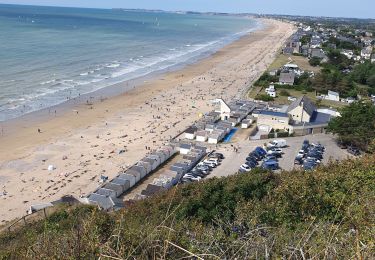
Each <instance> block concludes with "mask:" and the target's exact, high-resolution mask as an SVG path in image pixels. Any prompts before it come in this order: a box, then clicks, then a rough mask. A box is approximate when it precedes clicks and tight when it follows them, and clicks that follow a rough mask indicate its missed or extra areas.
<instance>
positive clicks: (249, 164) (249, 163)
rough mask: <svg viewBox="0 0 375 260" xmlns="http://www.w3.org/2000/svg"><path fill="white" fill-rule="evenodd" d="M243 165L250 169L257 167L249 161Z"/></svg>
mask: <svg viewBox="0 0 375 260" xmlns="http://www.w3.org/2000/svg"><path fill="white" fill-rule="evenodd" d="M245 164H246V165H247V166H249V167H250V168H255V167H257V165H256V164H255V163H254V162H251V161H247V162H245Z"/></svg>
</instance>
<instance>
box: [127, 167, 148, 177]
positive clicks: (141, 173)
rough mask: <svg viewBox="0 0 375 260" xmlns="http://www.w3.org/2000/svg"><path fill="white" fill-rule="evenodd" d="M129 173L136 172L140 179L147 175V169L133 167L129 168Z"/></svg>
mask: <svg viewBox="0 0 375 260" xmlns="http://www.w3.org/2000/svg"><path fill="white" fill-rule="evenodd" d="M129 170H131V171H134V172H138V173H139V174H140V179H142V178H143V177H145V176H146V174H147V169H146V168H145V167H143V166H142V165H133V166H132V167H130V169H129Z"/></svg>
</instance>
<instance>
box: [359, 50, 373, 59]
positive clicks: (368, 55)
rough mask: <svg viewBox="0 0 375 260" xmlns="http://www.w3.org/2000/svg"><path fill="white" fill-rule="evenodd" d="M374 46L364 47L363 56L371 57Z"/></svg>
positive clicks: (365, 57)
mask: <svg viewBox="0 0 375 260" xmlns="http://www.w3.org/2000/svg"><path fill="white" fill-rule="evenodd" d="M371 54H372V47H367V48H363V49H362V50H361V57H362V58H363V59H365V60H369V59H371Z"/></svg>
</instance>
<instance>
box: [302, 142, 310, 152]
mask: <svg viewBox="0 0 375 260" xmlns="http://www.w3.org/2000/svg"><path fill="white" fill-rule="evenodd" d="M309 147H310V142H309V140H304V141H303V144H302V150H305V151H306V150H307V149H309Z"/></svg>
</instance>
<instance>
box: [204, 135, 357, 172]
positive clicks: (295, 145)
mask: <svg viewBox="0 0 375 260" xmlns="http://www.w3.org/2000/svg"><path fill="white" fill-rule="evenodd" d="M305 139H306V140H309V141H310V143H320V144H322V145H323V146H325V148H326V150H325V153H324V158H323V161H322V163H323V164H326V163H328V162H329V160H343V159H346V158H348V157H351V156H352V155H350V154H349V153H348V152H347V151H346V150H343V149H341V148H339V147H338V146H337V144H336V142H335V140H334V137H333V136H332V135H330V134H316V135H309V136H300V137H290V138H285V140H286V141H287V147H286V148H283V152H284V154H283V156H282V158H280V159H279V166H280V168H281V169H283V170H292V169H294V168H300V166H298V165H294V158H295V157H296V155H297V153H298V151H299V150H300V149H301V146H302V143H303V141H304V140H305ZM271 140H273V139H267V140H242V141H241V140H239V141H238V142H236V143H230V144H223V145H221V146H220V147H219V149H217V151H218V152H220V153H222V154H224V156H225V159H224V160H223V161H222V163H221V165H220V166H219V167H217V168H215V169H214V170H213V171H212V173H211V174H210V175H209V176H208V178H212V177H221V176H228V175H231V174H234V173H236V172H237V171H238V169H239V167H240V166H241V165H242V164H243V163H245V161H246V157H247V156H248V154H249V153H250V152H251V151H253V150H254V149H255V148H256V147H257V146H261V147H262V146H263V145H264V144H265V143H268V142H270V141H271ZM235 148H238V151H237V152H236V151H235Z"/></svg>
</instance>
